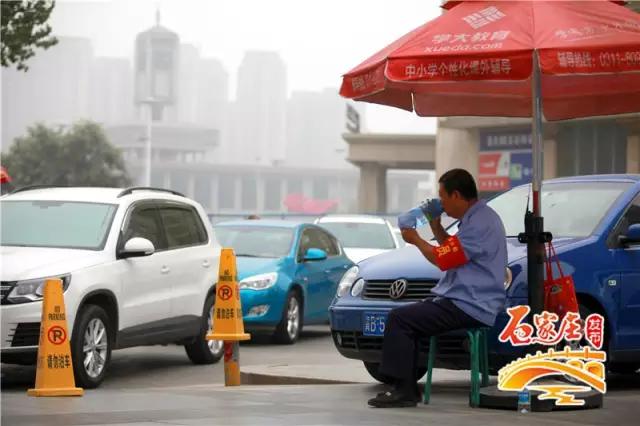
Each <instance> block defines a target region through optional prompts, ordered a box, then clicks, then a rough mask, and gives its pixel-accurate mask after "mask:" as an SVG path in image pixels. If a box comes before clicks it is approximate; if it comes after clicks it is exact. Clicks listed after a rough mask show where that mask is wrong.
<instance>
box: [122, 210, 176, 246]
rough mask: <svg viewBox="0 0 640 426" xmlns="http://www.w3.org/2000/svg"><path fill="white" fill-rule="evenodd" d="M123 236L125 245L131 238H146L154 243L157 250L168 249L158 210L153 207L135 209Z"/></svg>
mask: <svg viewBox="0 0 640 426" xmlns="http://www.w3.org/2000/svg"><path fill="white" fill-rule="evenodd" d="M123 235H124V238H123V240H124V243H126V242H127V241H129V240H130V239H131V238H146V239H147V240H149V241H151V242H152V243H153V246H154V247H155V249H156V250H164V249H166V248H167V247H166V244H165V242H164V235H163V234H162V225H161V223H160V218H159V217H158V210H157V209H156V207H155V206H152V205H146V206H140V207H136V208H134V210H133V212H132V213H131V217H130V218H129V223H128V224H127V227H126V229H125V231H124V234H123Z"/></svg>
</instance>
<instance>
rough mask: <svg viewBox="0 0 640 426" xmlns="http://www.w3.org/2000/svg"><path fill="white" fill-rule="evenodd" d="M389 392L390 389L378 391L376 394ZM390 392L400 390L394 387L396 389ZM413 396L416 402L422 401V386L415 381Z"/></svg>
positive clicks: (380, 394)
mask: <svg viewBox="0 0 640 426" xmlns="http://www.w3.org/2000/svg"><path fill="white" fill-rule="evenodd" d="M389 392H390V391H385V392H380V393H378V394H377V395H376V396H382V395H384V394H386V393H389ZM391 392H400V390H399V389H398V388H396V390H394V391H391ZM414 398H415V400H416V402H420V401H422V386H420V384H419V383H416V386H415V391H414Z"/></svg>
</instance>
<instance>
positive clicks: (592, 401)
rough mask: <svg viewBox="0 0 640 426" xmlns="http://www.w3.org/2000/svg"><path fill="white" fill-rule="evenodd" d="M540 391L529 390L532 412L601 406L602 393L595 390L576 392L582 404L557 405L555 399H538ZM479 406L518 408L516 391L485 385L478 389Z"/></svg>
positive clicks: (503, 408)
mask: <svg viewBox="0 0 640 426" xmlns="http://www.w3.org/2000/svg"><path fill="white" fill-rule="evenodd" d="M540 394H541V392H538V391H532V392H531V411H533V412H551V411H567V410H585V409H592V408H602V405H603V401H604V398H603V395H602V394H601V393H600V392H598V391H595V390H590V391H587V392H576V393H575V394H574V395H575V396H576V399H583V400H584V405H582V406H557V405H556V404H555V400H549V399H547V400H542V401H541V400H539V399H538V395H540ZM480 407H481V408H493V409H498V410H514V411H515V410H517V409H518V392H504V391H501V390H498V387H497V386H487V387H484V388H481V389H480Z"/></svg>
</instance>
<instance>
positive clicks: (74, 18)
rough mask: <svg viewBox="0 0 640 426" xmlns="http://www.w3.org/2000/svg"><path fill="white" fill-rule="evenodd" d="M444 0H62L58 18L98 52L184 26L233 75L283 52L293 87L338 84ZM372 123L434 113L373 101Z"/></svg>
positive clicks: (413, 123) (393, 125)
mask: <svg viewBox="0 0 640 426" xmlns="http://www.w3.org/2000/svg"><path fill="white" fill-rule="evenodd" d="M439 4H440V1H439V0H398V1H395V2H392V1H389V0H323V1H308V0H198V1H196V0H161V1H157V0H109V1H105V0H95V1H88V0H86V1H70V0H58V1H57V4H56V8H55V9H54V12H53V15H52V18H51V24H52V26H53V31H54V33H55V34H56V35H59V36H80V37H87V38H90V39H91V40H92V42H93V48H94V52H95V54H96V55H98V56H119V57H125V56H126V57H129V58H131V57H132V56H133V42H134V38H135V36H136V34H137V33H138V32H140V31H142V30H145V29H147V28H148V27H150V26H151V25H153V24H154V22H155V10H156V8H157V7H159V9H160V12H161V24H162V25H164V26H166V27H168V28H169V29H171V30H173V31H175V32H177V33H178V34H179V36H180V40H181V42H182V43H191V44H194V45H195V46H197V47H198V48H199V49H200V53H201V55H202V56H206V57H215V58H219V59H220V60H222V62H223V63H224V65H225V67H226V69H227V72H228V73H229V76H230V78H231V87H230V95H231V97H232V98H233V97H234V96H235V87H234V85H235V75H236V72H237V69H238V65H239V64H240V61H241V60H242V56H243V53H244V51H246V50H250V49H263V50H274V51H277V52H279V53H280V54H281V55H282V57H283V59H284V60H285V62H286V64H287V71H288V82H289V91H292V90H321V89H323V88H326V87H334V88H336V89H337V88H338V87H339V85H340V81H341V75H342V74H343V73H345V72H347V71H348V70H349V69H351V68H352V67H354V66H355V65H357V64H358V63H359V62H361V61H362V60H364V59H366V58H367V57H368V56H370V55H371V54H373V53H375V52H376V51H377V50H380V49H381V48H383V47H384V46H386V45H387V44H389V43H390V42H392V41H394V40H395V39H397V38H399V37H400V36H402V35H403V34H405V33H407V32H409V31H410V30H412V29H413V28H415V27H417V26H419V25H421V24H422V23H424V22H425V21H427V20H430V19H433V18H434V17H436V16H438V14H439V13H440V11H439ZM366 111H367V112H366V116H367V127H368V130H369V131H377V132H398V133H433V132H435V120H434V119H430V118H419V117H417V116H415V115H413V114H410V113H408V112H406V111H401V110H396V109H393V108H389V107H381V106H375V105H370V104H369V105H367V107H366Z"/></svg>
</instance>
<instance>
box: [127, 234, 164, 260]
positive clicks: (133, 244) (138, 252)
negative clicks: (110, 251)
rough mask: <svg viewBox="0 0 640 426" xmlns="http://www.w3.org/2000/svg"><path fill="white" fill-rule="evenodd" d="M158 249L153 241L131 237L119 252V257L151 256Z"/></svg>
mask: <svg viewBox="0 0 640 426" xmlns="http://www.w3.org/2000/svg"><path fill="white" fill-rule="evenodd" d="M155 251H156V249H155V247H154V246H153V243H152V242H151V241H149V240H147V239H146V238H140V237H136V238H131V239H130V240H129V241H127V242H126V243H125V245H124V247H123V248H122V250H120V252H119V253H118V258H119V259H128V258H130V257H144V256H151V255H152V254H153V253H155Z"/></svg>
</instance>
